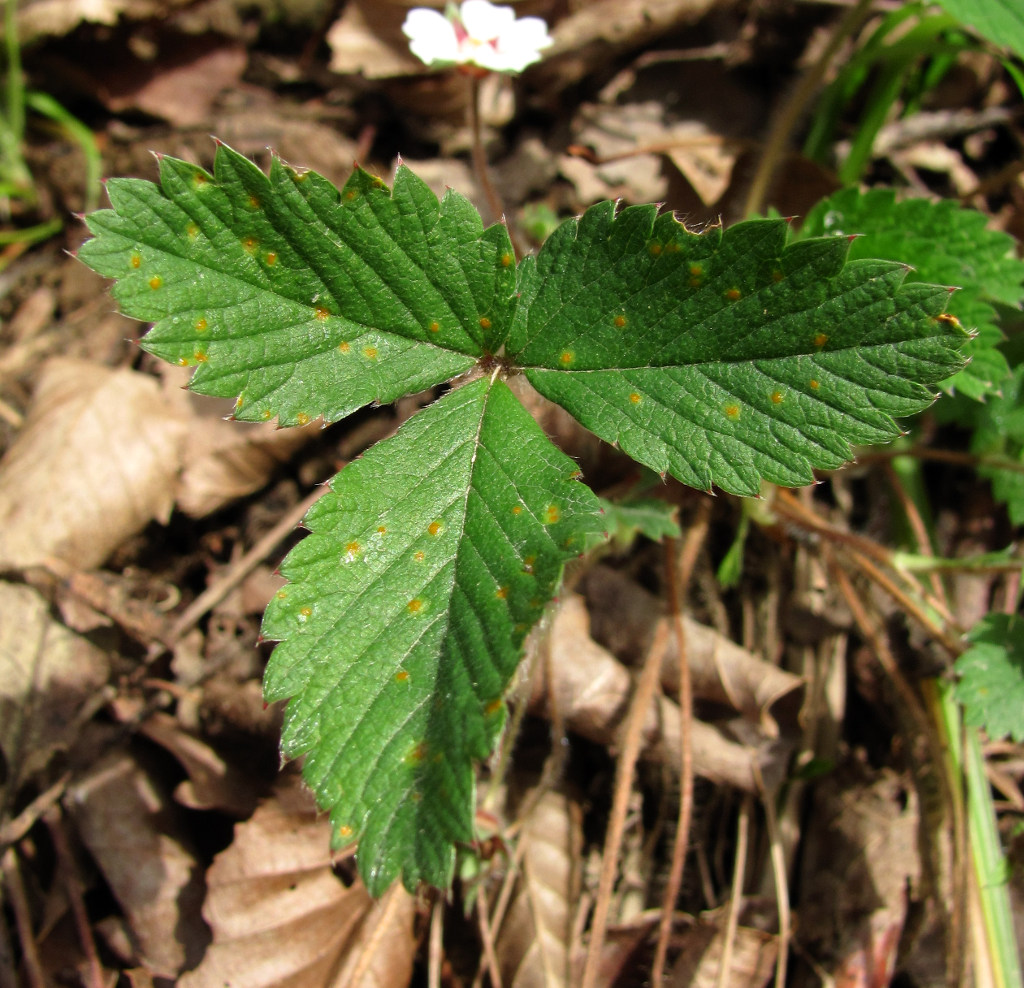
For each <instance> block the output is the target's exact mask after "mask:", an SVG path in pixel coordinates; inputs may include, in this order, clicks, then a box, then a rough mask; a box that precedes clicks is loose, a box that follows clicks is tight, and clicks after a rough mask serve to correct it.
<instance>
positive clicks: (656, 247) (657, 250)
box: [647, 240, 664, 257]
mask: <svg viewBox="0 0 1024 988" xmlns="http://www.w3.org/2000/svg"><path fill="white" fill-rule="evenodd" d="M647 249H648V250H649V251H650V252H651V256H652V257H658V256H659V255H660V254H661V252H662V250H664V248H663V247H662V246H661V244H659V243H658V241H657V240H655V241H654V243H652V244H651V245H650V246H649V247H648V248H647Z"/></svg>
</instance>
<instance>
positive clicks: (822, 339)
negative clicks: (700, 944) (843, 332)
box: [812, 333, 828, 347]
mask: <svg viewBox="0 0 1024 988" xmlns="http://www.w3.org/2000/svg"><path fill="white" fill-rule="evenodd" d="M812 342H813V343H814V345H815V346H816V347H823V346H824V345H825V344H826V343H828V334H827V333H815V334H814V340H813V341H812Z"/></svg>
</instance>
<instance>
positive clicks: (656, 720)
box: [530, 594, 774, 792]
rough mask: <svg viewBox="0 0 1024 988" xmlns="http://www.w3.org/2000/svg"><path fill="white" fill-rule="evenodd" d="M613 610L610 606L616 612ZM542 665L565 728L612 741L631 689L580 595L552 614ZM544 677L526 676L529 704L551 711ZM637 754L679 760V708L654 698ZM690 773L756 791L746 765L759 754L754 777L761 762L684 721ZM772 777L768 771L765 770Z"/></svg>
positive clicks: (753, 753)
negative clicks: (594, 631) (530, 679)
mask: <svg viewBox="0 0 1024 988" xmlns="http://www.w3.org/2000/svg"><path fill="white" fill-rule="evenodd" d="M620 612H621V611H620V610H618V609H617V613H620ZM542 647H543V648H544V649H546V650H547V652H548V655H547V656H542V659H544V660H545V661H548V662H549V663H550V668H551V679H552V689H553V692H554V704H555V705H556V706H557V711H558V715H559V716H560V717H561V718H562V721H563V722H564V724H565V726H566V728H567V729H568V730H570V731H574V732H576V733H577V734H580V735H582V736H583V737H585V738H588V739H589V740H591V741H594V742H596V743H598V744H604V745H609V746H611V745H615V744H616V743H617V741H618V735H619V727H620V725H621V723H622V719H623V718H624V717H625V715H626V710H627V708H628V705H629V697H630V694H631V691H632V688H633V685H632V677H631V675H630V672H629V670H628V669H627V668H626V667H625V666H624V665H622V664H621V663H620V662H619V661H618V659H616V658H615V656H613V655H612V654H611V653H610V652H608V651H607V650H605V649H604V648H602V647H601V646H600V645H598V644H597V642H595V641H594V640H593V639H592V638H591V637H590V618H589V616H588V614H587V609H586V606H585V605H584V603H583V598H582V597H579V596H577V595H575V594H570V595H567V596H566V597H565V598H564V599H563V601H562V603H561V605H560V606H559V608H558V610H557V611H556V612H555V616H554V619H553V621H552V623H551V627H550V628H549V630H548V635H547V638H546V640H545V642H544V645H543V646H542ZM546 678H547V677H545V676H539V675H538V676H535V677H534V692H533V696H532V697H531V699H530V707H531V709H532V710H533V711H534V712H536V713H539V714H542V715H547V716H551V713H552V702H551V698H550V697H549V696H548V695H547V693H546V689H545V683H544V680H545V679H546ZM644 739H645V748H644V751H643V752H642V753H641V757H643V758H649V759H654V760H657V761H663V762H664V763H665V764H666V765H667V766H668V767H669V768H670V769H675V768H677V767H678V765H679V745H680V740H679V707H678V706H677V705H676V704H675V703H673V702H672V701H671V700H669V699H668V698H667V697H664V696H658V697H656V698H655V702H654V704H652V707H651V711H650V714H649V716H648V719H647V724H646V725H645V728H644ZM692 743H693V768H694V771H695V772H696V773H697V774H698V775H700V776H703V777H704V778H706V779H709V780H711V781H712V782H715V783H718V784H720V785H729V786H734V787H736V788H737V789H742V790H744V791H746V792H757V784H756V781H755V773H754V770H753V766H754V764H755V760H757V759H759V758H760V759H761V762H760V765H761V772H762V774H765V775H766V774H767V773H768V762H767V760H766V759H765V757H764V756H762V755H761V754H759V753H758V751H757V750H755V749H753V748H749V747H745V746H742V745H739V744H736V743H734V742H732V741H729V740H727V739H726V738H725V737H723V735H722V734H721V733H719V732H718V731H717V730H716V729H715V728H713V727H711V726H710V725H708V724H704V723H702V722H701V721H694V722H693V724H692ZM772 774H773V775H774V773H772Z"/></svg>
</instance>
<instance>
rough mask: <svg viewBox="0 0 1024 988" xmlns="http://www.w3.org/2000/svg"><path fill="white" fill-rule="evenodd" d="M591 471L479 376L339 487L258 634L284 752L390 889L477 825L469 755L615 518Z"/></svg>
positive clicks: (314, 518) (376, 886)
mask: <svg viewBox="0 0 1024 988" xmlns="http://www.w3.org/2000/svg"><path fill="white" fill-rule="evenodd" d="M578 477H579V470H578V469H576V466H575V464H574V463H573V462H572V461H571V460H570V459H569V458H568V457H566V456H565V455H564V454H563V453H561V452H559V451H558V450H557V449H556V448H555V447H554V446H553V445H552V444H551V442H550V441H549V440H548V439H547V438H546V437H545V436H544V434H543V433H542V432H541V430H540V428H539V427H538V426H537V424H536V423H535V422H534V420H533V419H532V418H531V417H530V415H529V414H528V413H527V412H526V410H525V409H524V408H523V407H522V405H520V404H519V402H518V401H517V400H516V398H515V396H514V395H513V394H512V393H511V391H509V389H508V387H507V386H506V385H505V384H503V383H501V382H500V381H499V382H496V383H493V384H492V383H490V382H489V381H488V380H487V379H479V380H477V381H475V382H473V383H472V384H469V385H466V386H465V387H463V388H460V389H459V390H456V391H453V392H451V393H449V394H448V395H446V396H445V397H444V398H443V399H441V400H440V401H439V402H437V403H436V404H435V405H432V406H430V407H429V408H427V409H426V410H424V411H423V412H421V413H420V414H418V415H416V416H415V417H414V418H412V419H410V420H409V421H408V422H406V423H405V424H404V425H403V426H402V428H401V429H400V430H399V431H398V432H397V433H396V434H395V436H393V437H392V438H391V439H388V440H386V441H384V442H382V443H379V444H378V445H377V446H375V447H374V448H373V449H371V450H370V451H369V452H367V453H366V454H365V455H364V456H363V457H362V458H361V459H360V460H357V461H355V462H353V463H351V464H350V465H349V466H347V467H346V468H345V469H344V470H343V471H342V472H341V473H340V474H338V476H337V477H336V478H335V479H334V481H333V482H332V485H331V486H332V491H331V493H330V494H327V495H325V496H324V497H323V498H321V500H320V501H318V502H317V503H316V504H315V505H314V507H313V508H312V509H311V510H310V512H309V514H308V516H307V518H306V521H305V523H304V524H305V525H306V527H307V528H309V529H310V532H311V534H310V535H308V536H307V537H306V538H305V539H303V541H302V542H300V543H299V545H298V546H296V548H294V549H293V550H292V551H291V553H290V554H289V555H288V557H287V559H286V560H285V562H284V564H283V565H282V567H281V570H282V572H283V574H284V575H285V576H286V577H287V578H288V579H289V580H290V581H291V583H290V584H289V585H288V586H286V587H285V588H284V589H283V590H282V591H281V592H280V593H278V595H277V597H276V598H275V599H274V600H273V601H272V602H271V604H270V606H269V607H268V609H267V613H266V616H265V618H264V624H263V634H264V635H265V636H266V637H267V638H269V639H273V640H278V641H280V642H281V643H282V644H280V645H278V647H277V648H276V649H275V651H274V653H273V655H272V657H271V660H270V664H269V666H268V668H267V673H266V680H265V695H266V698H267V700H268V701H273V700H279V699H285V698H288V697H291V700H290V702H289V704H288V707H287V711H286V715H285V726H284V733H283V738H282V747H283V749H284V752H285V754H286V755H287V756H288V757H295V756H296V755H299V754H301V753H303V752H308V755H307V757H306V760H305V764H304V765H303V774H304V775H305V777H306V779H307V781H308V782H309V784H310V786H311V787H312V788H313V789H314V791H315V792H316V794H317V798H318V800H319V801H320V804H321V806H324V807H325V808H329V809H330V811H331V820H332V823H333V824H334V828H335V832H336V833H337V834H338V835H339V837H340V838H341V840H342V842H344V843H347V842H349V841H350V840H358V841H359V848H358V852H357V858H358V862H359V869H360V873H361V874H362V876H363V879H364V881H365V882H366V884H367V887H368V888H369V889H370V891H371V893H373V894H379V893H380V892H382V891H383V890H384V889H385V888H386V887H387V885H388V884H389V883H390V881H391V880H392V879H393V878H394V877H395V876H396V875H398V874H401V875H402V877H403V879H404V881H405V884H406V885H407V886H408V887H409V888H410V889H411V888H414V887H415V884H416V882H417V881H418V880H420V879H422V880H423V881H426V882H430V883H431V884H433V885H436V886H438V887H441V888H444V887H447V885H448V884H449V883H450V880H451V876H452V869H453V866H454V849H453V843H454V842H468V841H471V840H472V839H473V825H472V822H473V812H474V808H475V803H474V771H473V770H474V761H475V760H477V759H482V758H486V757H487V756H488V755H489V754H490V752H491V748H492V746H493V744H494V740H495V738H496V736H497V733H498V731H499V729H500V728H501V726H502V723H503V721H504V705H503V702H502V696H503V694H504V692H505V689H506V687H507V686H508V683H509V680H510V678H511V676H512V674H513V672H514V671H515V668H516V664H517V663H518V661H519V657H520V652H521V646H522V641H523V638H524V636H525V635H526V633H527V631H528V630H529V629H530V628H531V627H532V626H533V624H534V622H535V621H536V620H537V618H538V616H539V615H540V613H541V612H542V611H543V609H544V607H545V605H546V604H547V602H548V600H549V599H550V598H551V595H552V594H553V593H554V591H555V589H556V587H557V586H558V582H559V580H560V576H561V570H562V565H563V563H564V561H565V560H567V559H569V558H571V557H574V556H576V555H578V554H579V553H581V552H582V551H584V549H586V548H587V547H588V545H589V544H590V543H591V542H592V541H594V540H595V538H596V536H597V533H599V532H600V529H601V527H602V523H601V520H600V518H599V516H598V515H597V511H598V504H597V499H596V498H595V497H594V495H593V494H592V493H591V492H590V491H589V490H588V489H587V488H586V487H585V486H583V485H582V484H580V483H578V482H577V480H576V478H578Z"/></svg>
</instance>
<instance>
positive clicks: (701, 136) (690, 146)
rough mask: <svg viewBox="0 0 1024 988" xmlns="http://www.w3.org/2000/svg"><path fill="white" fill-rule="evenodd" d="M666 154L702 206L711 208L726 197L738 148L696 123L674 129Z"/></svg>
mask: <svg viewBox="0 0 1024 988" xmlns="http://www.w3.org/2000/svg"><path fill="white" fill-rule="evenodd" d="M669 141H670V142H673V143H672V146H670V147H667V148H666V150H665V153H666V154H667V155H668V157H669V160H670V161H671V162H672V164H673V165H675V166H676V168H678V169H679V170H680V171H681V172H682V173H683V175H684V176H685V177H686V180H687V181H688V182H689V183H690V185H692V186H693V191H694V192H696V193H697V195H698V196H700V201H701V202H703V203H704V205H705V206H712V205H714V204H715V203H716V202H718V200H719V199H721V198H722V196H723V195H725V190H726V189H728V188H729V183H730V182H731V181H732V170H733V168H734V166H735V165H736V159H737V158H739V146H738V145H736V144H730V143H729V142H728V141H726V140H725V139H724V138H723V137H722V136H721V135H719V134H713V133H711V131H710V130H709V129H708V127H707V126H706V125H704V124H702V123H700V122H698V121H696V120H694V121H685V122H682V123H678V124H676V125H674V126H673V127H672V128H671V130H670V137H669Z"/></svg>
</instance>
